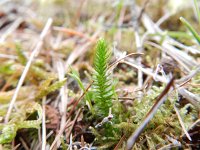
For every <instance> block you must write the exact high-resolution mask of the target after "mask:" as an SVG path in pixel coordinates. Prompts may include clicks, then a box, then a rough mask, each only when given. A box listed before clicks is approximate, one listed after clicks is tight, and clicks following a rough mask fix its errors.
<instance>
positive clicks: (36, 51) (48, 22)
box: [5, 19, 53, 123]
mask: <svg viewBox="0 0 200 150" xmlns="http://www.w3.org/2000/svg"><path fill="white" fill-rule="evenodd" d="M52 22H53V20H52V19H49V20H48V21H47V23H46V25H45V27H44V29H43V31H42V33H41V35H40V39H39V41H38V43H37V44H36V46H35V48H34V50H33V52H32V53H31V56H30V58H29V60H28V62H27V64H26V66H25V68H24V71H23V73H22V75H21V77H20V79H19V82H18V84H17V87H16V90H15V93H14V95H13V97H12V99H11V101H10V105H9V108H8V112H7V114H6V117H5V122H6V123H7V122H8V121H9V117H10V114H11V111H12V108H13V107H14V104H15V101H16V99H17V96H18V93H19V90H20V88H21V86H22V84H23V82H24V79H25V77H26V75H27V73H28V70H29V68H30V66H31V63H32V61H33V59H34V57H35V55H36V54H37V53H38V52H39V51H40V48H41V46H42V44H43V40H44V37H45V35H46V34H47V32H48V30H49V28H50V26H51V24H52Z"/></svg>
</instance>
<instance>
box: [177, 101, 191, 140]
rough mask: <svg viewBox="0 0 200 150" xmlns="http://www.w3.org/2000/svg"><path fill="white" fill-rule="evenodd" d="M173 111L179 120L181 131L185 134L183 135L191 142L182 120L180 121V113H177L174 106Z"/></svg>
mask: <svg viewBox="0 0 200 150" xmlns="http://www.w3.org/2000/svg"><path fill="white" fill-rule="evenodd" d="M174 110H175V112H176V115H177V117H178V120H179V122H180V124H181V127H182V129H183V132H184V133H185V135H186V136H187V138H188V139H189V140H190V141H192V139H191V137H190V135H189V133H188V132H187V130H186V128H185V125H184V123H183V120H182V118H181V115H180V113H179V111H178V109H177V108H176V106H175V105H174Z"/></svg>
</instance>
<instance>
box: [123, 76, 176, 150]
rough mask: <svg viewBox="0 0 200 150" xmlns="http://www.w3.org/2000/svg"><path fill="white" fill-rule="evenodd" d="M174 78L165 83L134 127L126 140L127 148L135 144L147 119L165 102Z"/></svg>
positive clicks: (128, 149) (147, 121)
mask: <svg viewBox="0 0 200 150" xmlns="http://www.w3.org/2000/svg"><path fill="white" fill-rule="evenodd" d="M173 83H174V78H172V79H171V80H170V82H169V83H168V84H167V86H166V87H165V89H164V90H163V91H162V93H161V94H160V95H159V96H158V97H157V99H156V102H155V104H154V105H153V106H152V108H151V109H150V111H149V112H148V113H147V115H146V117H145V119H144V120H143V122H142V123H141V124H140V126H139V127H138V128H137V129H136V131H135V132H134V133H133V134H132V135H131V136H130V138H129V139H128V141H127V150H131V149H132V147H133V145H134V144H135V142H136V140H137V138H138V137H139V136H140V134H141V133H142V131H143V130H144V128H145V127H146V125H147V124H148V123H149V121H150V120H151V119H152V117H153V116H154V114H155V113H156V111H157V110H158V109H159V107H160V106H161V105H162V104H163V103H164V102H165V100H166V99H167V93H168V92H169V91H171V90H172V89H171V87H172V86H173Z"/></svg>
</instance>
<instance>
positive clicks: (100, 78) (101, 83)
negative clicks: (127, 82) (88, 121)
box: [93, 39, 114, 117]
mask: <svg viewBox="0 0 200 150" xmlns="http://www.w3.org/2000/svg"><path fill="white" fill-rule="evenodd" d="M109 59H110V51H109V48H108V44H107V43H106V41H105V40H104V39H100V40H99V41H98V43H97V47H96V53H95V58H94V70H95V72H94V76H93V80H94V86H93V89H94V97H95V98H94V102H95V108H96V110H97V114H98V115H100V116H101V117H106V116H108V113H109V108H111V107H112V97H113V94H114V90H113V84H112V80H111V75H110V73H109V72H108V62H109Z"/></svg>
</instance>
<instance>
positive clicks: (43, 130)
mask: <svg viewBox="0 0 200 150" xmlns="http://www.w3.org/2000/svg"><path fill="white" fill-rule="evenodd" d="M45 102H46V97H43V99H42V150H45V149H46V116H45Z"/></svg>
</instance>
